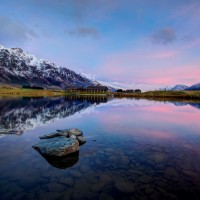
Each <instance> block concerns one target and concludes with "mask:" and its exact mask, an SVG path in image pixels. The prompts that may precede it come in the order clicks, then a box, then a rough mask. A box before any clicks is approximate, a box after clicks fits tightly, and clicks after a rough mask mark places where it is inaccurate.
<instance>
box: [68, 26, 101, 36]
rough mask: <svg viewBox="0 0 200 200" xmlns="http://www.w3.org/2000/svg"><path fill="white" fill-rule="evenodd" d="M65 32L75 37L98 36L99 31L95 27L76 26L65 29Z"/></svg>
mask: <svg viewBox="0 0 200 200" xmlns="http://www.w3.org/2000/svg"><path fill="white" fill-rule="evenodd" d="M65 33H67V34H69V35H72V36H77V37H92V38H98V37H99V32H98V31H97V29H95V28H90V27H77V28H75V29H72V30H66V31H65Z"/></svg>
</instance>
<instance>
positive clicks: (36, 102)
mask: <svg viewBox="0 0 200 200" xmlns="http://www.w3.org/2000/svg"><path fill="white" fill-rule="evenodd" d="M107 101H108V99H107V97H105V96H99V97H92V96H90V97H73V96H72V97H62V98H60V97H59V98H27V97H26V98H17V99H0V134H17V135H21V134H22V133H23V132H25V131H28V130H31V129H33V128H35V127H37V126H39V125H42V124H46V123H48V122H50V121H52V120H54V119H58V118H66V117H68V116H71V115H74V114H75V113H76V112H80V111H83V110H85V109H87V108H89V107H90V106H92V105H97V104H100V103H106V102H107Z"/></svg>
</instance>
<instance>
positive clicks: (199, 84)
mask: <svg viewBox="0 0 200 200" xmlns="http://www.w3.org/2000/svg"><path fill="white" fill-rule="evenodd" d="M186 90H200V83H197V84H195V85H192V86H190V87H188V88H187V89H186Z"/></svg>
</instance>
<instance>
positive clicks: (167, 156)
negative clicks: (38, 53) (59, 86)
mask: <svg viewBox="0 0 200 200" xmlns="http://www.w3.org/2000/svg"><path fill="white" fill-rule="evenodd" d="M13 101H14V102H13ZM29 101H31V100H30V99H23V100H20V102H17V103H16V100H10V101H7V102H6V104H5V105H6V106H7V107H6V106H4V107H3V109H2V113H0V114H1V118H0V120H1V126H2V129H1V130H5V129H6V130H8V131H10V133H12V134H8V132H6V134H4V137H2V138H1V139H0V143H1V145H0V151H1V152H3V153H1V154H0V164H1V165H0V175H1V178H0V199H1V200H10V199H12V200H24V199H30V200H35V199H38V200H43V199H48V200H79V199H83V200H84V199H91V200H93V199H97V200H115V199H122V200H129V199H130V200H160V199H164V200H165V199H166V200H168V199H169V200H190V199H192V200H199V198H200V189H199V188H200V168H199V163H200V134H199V130H200V125H199V122H198V119H199V118H198V117H199V116H200V110H199V107H198V106H196V105H195V106H194V107H193V106H191V105H187V104H178V103H176V104H170V103H166V102H154V101H147V100H142V101H141V100H140V101H138V100H134V99H131V100H124V99H120V100H115V101H111V102H108V103H105V104H104V103H99V102H98V103H96V105H95V106H93V105H94V104H93V103H91V102H89V101H75V100H73V101H72V102H71V101H69V100H67V101H66V100H65V101H63V100H60V99H56V100H55V99H49V100H48V101H47V100H44V99H37V100H34V101H36V103H37V104H34V102H31V104H29ZM32 104H34V108H37V106H38V109H36V110H34V112H33V114H32V115H31V113H30V109H28V108H29V107H30V108H31V106H32ZM51 104H52V107H51ZM0 105H3V103H2V104H0ZM9 105H10V107H9ZM20 105H21V106H20ZM27 105H29V107H26V106H27ZM45 105H47V106H45ZM63 105H65V106H64V107H62V106H63ZM39 106H41V107H39ZM5 108H7V110H5ZM41 108H43V109H41ZM66 108H67V109H66ZM62 109H63V110H62ZM81 109H82V111H83V112H80V110H81ZM49 113H51V115H49ZM49 116H55V118H54V119H52V118H50V117H49ZM152 116H153V117H152ZM20 117H21V118H20ZM191 119H192V120H191ZM48 120H49V121H48ZM41 121H42V122H43V123H41ZM37 123H38V124H37ZM25 124H26V127H25ZM30 127H33V128H32V129H30ZM58 127H59V129H60V130H57V129H58ZM66 127H77V128H78V129H66ZM12 130H13V131H12ZM19 132H20V133H22V134H17V133H19ZM15 133H16V134H15ZM44 133H49V134H45V135H44ZM83 133H84V134H83ZM86 140H87V143H86V144H85V145H82V144H84V143H85V142H86ZM81 141H82V142H81ZM32 147H33V148H32ZM38 152H39V153H40V154H41V155H42V156H40V154H39V153H38Z"/></svg>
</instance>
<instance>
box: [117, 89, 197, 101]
mask: <svg viewBox="0 0 200 200" xmlns="http://www.w3.org/2000/svg"><path fill="white" fill-rule="evenodd" d="M114 96H115V97H137V98H151V99H170V98H171V99H199V100H200V91H148V92H143V93H119V92H118V93H114Z"/></svg>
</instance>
